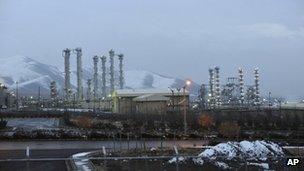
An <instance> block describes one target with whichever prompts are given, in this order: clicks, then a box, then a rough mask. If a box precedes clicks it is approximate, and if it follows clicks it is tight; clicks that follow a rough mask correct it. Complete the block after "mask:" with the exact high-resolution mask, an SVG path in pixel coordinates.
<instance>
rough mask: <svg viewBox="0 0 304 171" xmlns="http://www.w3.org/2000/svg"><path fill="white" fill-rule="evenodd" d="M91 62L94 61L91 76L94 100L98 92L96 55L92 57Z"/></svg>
mask: <svg viewBox="0 0 304 171" xmlns="http://www.w3.org/2000/svg"><path fill="white" fill-rule="evenodd" d="M93 62H94V76H93V81H94V89H93V96H94V100H96V98H97V93H98V56H97V55H96V56H94V57H93Z"/></svg>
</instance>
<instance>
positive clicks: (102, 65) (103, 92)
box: [101, 56, 107, 98]
mask: <svg viewBox="0 0 304 171" xmlns="http://www.w3.org/2000/svg"><path fill="white" fill-rule="evenodd" d="M106 62H107V57H106V56H102V57H101V69H102V75H101V79H102V97H104V98H105V97H106V96H107V92H106V90H107V89H106V88H107V87H106Z"/></svg>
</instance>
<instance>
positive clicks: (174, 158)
mask: <svg viewBox="0 0 304 171" xmlns="http://www.w3.org/2000/svg"><path fill="white" fill-rule="evenodd" d="M177 161H178V162H184V161H185V158H184V157H183V156H180V157H173V158H172V159H170V160H169V161H168V162H169V163H176V162H177Z"/></svg>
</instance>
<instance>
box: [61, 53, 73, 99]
mask: <svg viewBox="0 0 304 171" xmlns="http://www.w3.org/2000/svg"><path fill="white" fill-rule="evenodd" d="M70 55H71V50H70V49H68V48H67V49H64V50H63V51H62V56H63V57H64V73H65V76H64V91H65V100H66V101H69V100H70V97H71V92H72V90H71V82H70V80H71V79H70V73H71V72H70Z"/></svg>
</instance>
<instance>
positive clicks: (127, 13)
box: [0, 0, 304, 99]
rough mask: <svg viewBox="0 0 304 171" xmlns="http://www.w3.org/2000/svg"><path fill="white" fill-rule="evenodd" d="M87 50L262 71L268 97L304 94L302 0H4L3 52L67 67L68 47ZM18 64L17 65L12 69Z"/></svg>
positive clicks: (200, 79) (197, 68) (195, 68)
mask: <svg viewBox="0 0 304 171" xmlns="http://www.w3.org/2000/svg"><path fill="white" fill-rule="evenodd" d="M74 47H82V48H83V54H84V56H83V58H84V59H83V60H84V63H86V65H91V63H92V56H93V55H95V54H98V55H102V54H106V55H108V51H109V49H111V48H113V49H114V50H116V51H117V52H122V53H124V54H125V57H126V58H125V59H126V60H125V62H126V69H128V70H133V69H142V70H149V71H153V72H156V73H159V74H162V75H167V76H172V77H179V78H191V79H193V80H194V81H196V82H197V83H199V84H201V83H207V82H208V68H209V67H213V66H220V67H221V78H222V79H221V81H222V83H223V82H224V81H226V80H225V78H226V77H228V76H233V75H236V74H237V68H238V67H243V68H244V69H245V74H246V75H245V77H246V81H247V82H246V84H252V83H253V69H254V68H255V67H259V68H260V72H261V87H262V90H263V95H265V94H266V92H268V91H271V92H272V93H273V94H275V95H282V96H284V97H287V98H289V99H298V98H302V97H304V91H303V87H304V79H303V75H302V74H303V73H304V67H303V64H304V58H303V54H304V1H303V0H293V1H290V0H256V1H252V0H250V1H249V0H247V1H246V0H230V1H225V0H222V1H214V0H187V1H186V0H185V1H177V0H167V1H164V0H153V1H152V0H151V1H140V0H138V1H133V0H128V1H126V0H120V1H119V0H112V1H101V0H90V1H86V0H77V1H76V0H64V1H63V0H51V1H42V0H0V57H10V56H14V55H25V56H28V57H31V58H33V59H36V60H39V61H41V62H44V63H48V64H52V65H56V66H58V67H60V68H62V67H63V58H62V57H61V51H62V49H64V48H74ZM12 67H13V66H12Z"/></svg>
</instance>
